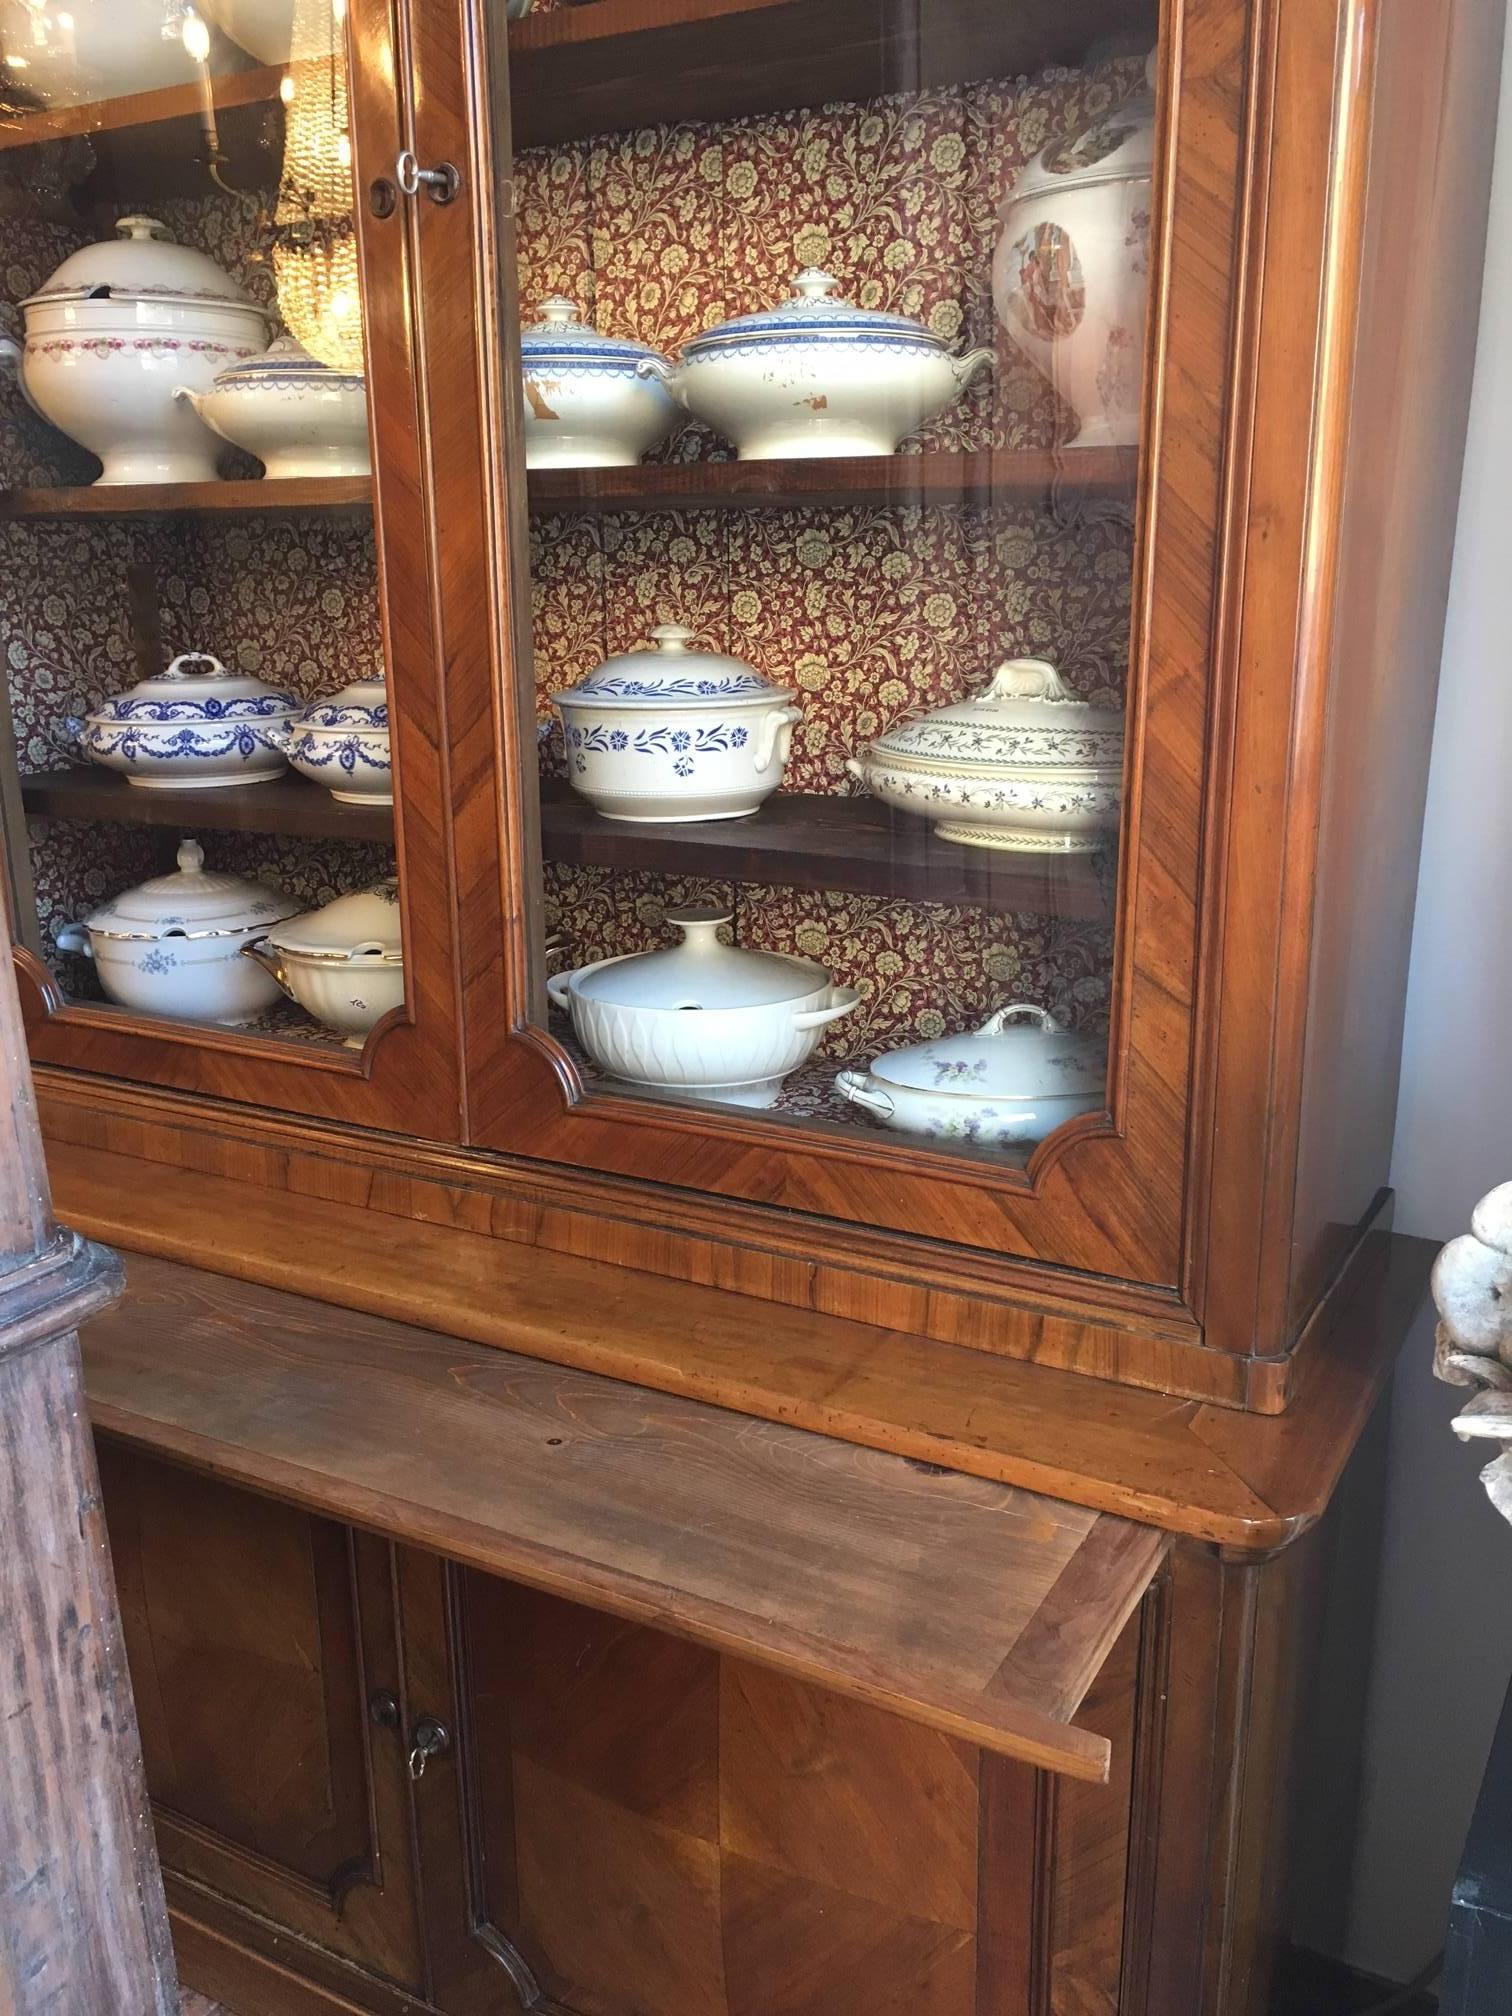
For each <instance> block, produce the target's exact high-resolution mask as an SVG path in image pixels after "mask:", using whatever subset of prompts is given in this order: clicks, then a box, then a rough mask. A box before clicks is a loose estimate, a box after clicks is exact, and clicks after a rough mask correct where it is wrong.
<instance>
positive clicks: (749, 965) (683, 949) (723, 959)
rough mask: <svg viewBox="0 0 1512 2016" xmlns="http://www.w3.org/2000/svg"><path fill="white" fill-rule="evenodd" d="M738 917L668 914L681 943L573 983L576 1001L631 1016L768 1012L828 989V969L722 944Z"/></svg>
mask: <svg viewBox="0 0 1512 2016" xmlns="http://www.w3.org/2000/svg"><path fill="white" fill-rule="evenodd" d="M731 916H732V912H730V911H728V910H719V909H689V910H669V911H668V912H667V922H668V923H669V924H674V925H676V927H677V929H678V930H679V931H680V932H681V933H682V943H681V944H680V945H673V946H669V947H667V948H666V949H665V950H663V951H660V952H629V953H626V954H624V955H623V956H622V957H620V958H618V959H602V960H600V961H599V963H598V964H597V965H596V966H584V967H583V968H582V969H581V970H580V971H578V972H576V973H574V974H572V975H571V979H570V987H571V991H572V992H573V993H574V994H581V995H584V996H585V997H586V998H588V999H589V1000H593V1001H613V1002H616V1003H618V1004H619V1005H620V1006H622V1007H627V1008H665V1009H669V1010H672V1011H678V1010H683V1009H694V1008H758V1007H761V1008H764V1007H770V1006H773V1005H775V1004H777V1003H779V1002H782V1001H801V1000H802V999H803V997H804V996H805V995H807V994H814V993H817V992H818V990H819V989H820V988H821V987H824V986H826V985H827V984H828V982H829V975H828V974H827V973H826V972H825V970H824V968H823V967H822V966H816V965H814V964H813V963H812V961H811V960H808V959H790V958H789V957H788V956H787V954H786V953H783V952H745V951H742V950H741V949H740V948H739V947H738V946H735V945H726V944H725V943H724V942H723V941H722V940H721V938H720V936H719V927H720V925H721V924H728V923H729V922H730V920H731Z"/></svg>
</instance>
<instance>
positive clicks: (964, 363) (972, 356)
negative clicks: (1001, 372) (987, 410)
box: [950, 344, 997, 391]
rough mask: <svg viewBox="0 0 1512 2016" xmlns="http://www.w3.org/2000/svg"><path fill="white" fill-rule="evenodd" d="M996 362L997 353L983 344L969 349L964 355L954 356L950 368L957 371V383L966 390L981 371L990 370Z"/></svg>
mask: <svg viewBox="0 0 1512 2016" xmlns="http://www.w3.org/2000/svg"><path fill="white" fill-rule="evenodd" d="M996 362H997V355H996V353H995V352H994V351H993V350H992V349H990V348H989V347H988V346H987V345H986V344H983V345H982V347H981V348H980V349H977V350H968V351H967V352H966V354H965V356H964V357H952V358H951V360H950V368H951V370H952V371H953V372H954V373H955V381H956V383H957V385H959V386H960V387H961V389H962V391H964V390H965V389H966V387H967V386H968V385H969V384H970V383H971V381H972V379H973V378H975V376H976V375H977V373H978V372H979V371H986V370H988V369H989V368H990V367H991V366H992V365H993V364H995V363H996Z"/></svg>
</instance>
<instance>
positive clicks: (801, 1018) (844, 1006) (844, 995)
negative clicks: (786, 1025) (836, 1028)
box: [793, 987, 861, 1029]
mask: <svg viewBox="0 0 1512 2016" xmlns="http://www.w3.org/2000/svg"><path fill="white" fill-rule="evenodd" d="M860 1005H861V996H860V995H859V994H858V993H857V991H856V989H855V988H854V987H836V988H835V989H834V990H833V991H832V993H831V996H830V1002H829V1006H828V1007H827V1008H806V1009H805V1010H804V1012H803V1013H802V1014H801V1015H795V1016H794V1017H793V1027H794V1028H795V1029H822V1028H823V1027H824V1025H825V1023H826V1022H838V1021H839V1020H840V1017H841V1016H842V1015H849V1013H850V1012H851V1010H852V1009H853V1008H859V1007H860Z"/></svg>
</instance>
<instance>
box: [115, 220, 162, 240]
mask: <svg viewBox="0 0 1512 2016" xmlns="http://www.w3.org/2000/svg"><path fill="white" fill-rule="evenodd" d="M115 228H116V230H117V231H118V232H119V233H120V235H121V237H123V238H134V239H139V240H140V239H147V238H160V239H162V241H163V242H164V243H165V244H168V245H171V244H172V243H173V233H172V232H171V231H170V230H169V229H168V226H167V225H166V224H164V223H162V222H161V221H160V220H159V219H158V218H156V217H117V219H116V226H115Z"/></svg>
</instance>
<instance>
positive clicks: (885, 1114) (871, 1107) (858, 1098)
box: [835, 1071, 893, 1120]
mask: <svg viewBox="0 0 1512 2016" xmlns="http://www.w3.org/2000/svg"><path fill="white" fill-rule="evenodd" d="M835 1090H836V1091H837V1092H838V1093H839V1094H840V1097H841V1098H842V1099H849V1101H850V1102H851V1104H852V1106H864V1107H865V1108H866V1110H867V1112H868V1113H875V1114H876V1115H877V1116H878V1117H879V1118H880V1119H883V1120H890V1119H891V1118H892V1114H893V1102H892V1101H891V1099H889V1098H888V1096H887V1094H886V1093H885V1092H879V1091H878V1089H877V1087H876V1086H875V1085H873V1084H872V1082H871V1078H870V1074H869V1073H867V1072H865V1071H837V1072H836V1074H835Z"/></svg>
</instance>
